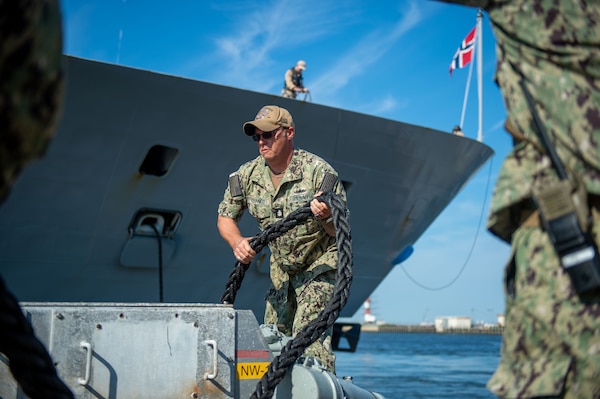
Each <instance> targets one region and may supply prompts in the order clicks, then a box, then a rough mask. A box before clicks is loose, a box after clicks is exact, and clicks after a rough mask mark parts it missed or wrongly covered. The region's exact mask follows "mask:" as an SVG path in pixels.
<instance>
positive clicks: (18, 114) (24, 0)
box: [0, 0, 73, 399]
mask: <svg viewBox="0 0 600 399" xmlns="http://www.w3.org/2000/svg"><path fill="white" fill-rule="evenodd" d="M0 38H1V40H2V45H1V46H0V205H1V204H2V203H3V202H4V201H5V200H6V198H7V197H8V195H9V193H10V190H11V187H12V185H13V183H14V181H15V180H16V179H17V177H18V175H19V173H20V172H21V170H22V169H23V167H25V166H26V165H27V164H28V163H29V162H30V161H32V160H33V159H35V158H39V157H41V156H42V155H43V154H44V152H45V150H46V147H47V145H48V143H49V141H50V138H51V137H52V135H53V133H54V129H55V127H56V122H57V121H58V117H59V113H60V109H61V104H62V98H63V65H62V24H61V16H60V7H59V3H58V1H57V0H35V1H31V0H17V1H15V0H0ZM15 337H18V338H15ZM0 353H3V354H4V355H5V356H6V357H7V358H8V359H9V367H10V370H11V372H12V374H13V376H14V377H15V380H16V381H17V382H18V383H19V384H20V387H21V389H22V390H23V392H25V394H26V395H27V396H28V397H32V398H39V397H52V398H65V399H66V398H73V394H72V393H71V391H70V390H69V388H68V387H67V386H66V385H65V384H64V383H63V382H62V381H61V380H60V378H59V377H58V375H57V374H56V370H55V368H54V364H53V362H52V359H51V357H50V355H49V354H48V353H47V351H46V348H45V347H44V345H43V344H42V343H41V342H40V341H39V340H38V339H37V338H36V337H35V335H34V333H33V330H32V328H31V325H30V324H29V321H28V320H27V319H26V318H25V316H24V314H23V312H22V311H21V309H20V307H19V304H18V301H17V299H16V298H15V297H14V296H13V295H12V294H11V293H10V292H9V291H8V288H7V287H6V285H5V284H4V280H3V279H2V277H1V276H0Z"/></svg>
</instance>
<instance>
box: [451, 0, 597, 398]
mask: <svg viewBox="0 0 600 399" xmlns="http://www.w3.org/2000/svg"><path fill="white" fill-rule="evenodd" d="M445 1H448V2H454V3H462V4H465V5H471V6H478V7H483V8H485V9H486V11H487V12H488V15H489V17H490V20H491V22H492V26H493V28H494V33H495V35H496V40H497V44H498V46H497V58H498V60H497V61H498V63H497V71H496V81H497V83H498V84H499V86H500V88H501V89H502V94H503V96H504V100H505V105H506V108H507V114H508V117H507V126H508V127H509V128H510V129H511V130H512V131H513V136H515V146H514V148H513V150H512V151H511V152H510V153H509V154H508V156H507V158H506V159H505V161H504V164H503V166H502V169H501V171H500V175H499V177H498V181H497V184H496V188H495V192H494V196H493V199H492V204H491V209H490V217H489V219H488V228H489V230H490V231H491V232H492V233H494V234H496V235H497V236H498V237H500V238H501V239H503V240H505V241H510V242H511V243H512V256H511V259H510V261H509V262H508V265H507V268H506V271H505V275H506V330H505V333H504V337H503V346H502V359H501V362H500V365H499V367H498V369H497V370H496V373H495V374H494V375H493V377H492V378H491V380H490V381H489V383H488V387H489V388H490V390H491V391H493V392H494V393H496V394H497V395H499V396H501V397H507V398H515V397H519V398H531V397H542V396H543V397H548V398H550V397H552V398H555V397H557V398H558V397H560V398H600V295H599V294H597V293H596V294H593V295H590V296H589V297H588V298H585V299H582V298H580V297H579V296H578V295H577V293H576V292H575V291H574V289H573V286H572V284H571V281H570V278H569V276H568V275H567V274H565V273H564V272H563V269H562V267H561V266H560V263H559V260H558V257H557V256H556V253H555V251H554V248H553V246H552V244H551V242H550V241H549V238H548V235H547V234H546V232H545V231H544V229H543V228H542V227H540V225H539V218H538V217H537V213H535V212H534V211H535V208H534V207H533V205H532V202H531V197H532V189H533V188H534V187H536V188H540V187H542V186H545V185H547V184H548V182H551V181H555V180H556V179H557V177H556V173H555V171H554V169H553V168H552V167H551V162H550V160H549V158H548V157H547V156H545V155H542V152H541V151H539V150H538V149H537V148H540V140H539V138H538V136H537V135H536V133H535V132H536V128H535V125H534V122H533V119H532V114H531V112H530V110H529V107H528V104H527V102H526V99H525V97H524V94H523V92H522V90H521V88H520V86H519V80H520V76H523V79H524V81H525V84H526V87H527V88H528V90H529V91H530V92H531V94H532V97H533V98H534V100H535V103H536V109H537V111H538V113H539V114H540V117H541V120H542V123H544V125H545V127H546V129H547V130H548V134H549V135H550V137H551V141H552V143H553V145H554V147H555V148H556V151H557V153H558V156H559V157H560V159H561V161H562V162H563V164H564V165H565V168H566V169H567V172H568V174H569V178H570V180H571V181H572V183H573V184H574V185H575V186H579V185H581V184H582V185H583V187H584V188H585V191H587V193H588V196H589V198H588V200H589V201H590V203H591V204H592V206H591V208H592V209H591V214H592V220H593V229H594V230H593V233H594V238H595V240H596V243H597V244H600V238H599V237H600V234H599V233H600V216H599V212H598V206H599V205H598V204H599V203H600V202H599V201H598V197H597V196H598V195H599V194H600V24H599V21H600V2H599V1H597V0H595V1H592V0H588V1H585V0H573V1H556V0H533V1H532V0H514V1H509V0H502V1H500V0H497V1H493V0H490V1H485V0H480V1H476V0H464V1H462V0H445ZM532 215H533V216H532ZM531 220H533V222H531V223H529V221H531ZM524 221H525V222H524Z"/></svg>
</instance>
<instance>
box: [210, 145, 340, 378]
mask: <svg viewBox="0 0 600 399" xmlns="http://www.w3.org/2000/svg"><path fill="white" fill-rule="evenodd" d="M326 172H329V173H333V174H335V175H337V173H336V172H335V171H334V169H333V168H332V167H331V166H330V165H329V164H328V163H327V162H325V161H324V160H323V159H321V158H319V157H318V156H316V155H314V154H311V153H309V152H307V151H304V150H300V149H296V150H294V154H293V157H292V160H291V162H290V164H289V166H288V168H287V171H286V173H285V176H284V177H283V179H282V180H281V183H280V184H279V188H278V189H275V188H274V187H273V184H272V182H271V176H270V174H269V167H268V166H267V164H266V163H265V160H264V159H263V158H262V157H261V156H258V157H257V158H256V159H254V160H252V161H250V162H247V163H245V164H244V165H242V166H241V167H240V168H239V169H238V171H237V172H235V173H237V174H238V175H239V177H240V181H241V185H242V189H243V195H242V196H239V197H232V196H231V193H230V191H229V187H227V190H225V195H224V198H223V201H221V203H220V204H219V209H218V213H219V215H221V216H224V217H227V218H231V219H234V220H235V221H237V222H239V220H240V218H241V217H242V214H243V213H244V210H245V209H246V208H247V209H248V211H249V212H250V214H251V215H252V216H254V217H255V218H256V220H257V221H258V225H259V227H260V228H261V229H265V228H266V227H267V226H269V225H271V224H273V223H274V222H276V221H278V220H281V219H283V218H285V217H287V216H288V215H289V214H290V213H291V212H293V211H295V210H296V209H299V208H301V207H304V206H306V205H307V204H308V203H309V202H310V201H311V200H312V199H313V197H314V195H315V194H316V193H317V191H318V188H319V186H320V185H321V183H322V181H323V177H324V176H325V173H326ZM334 191H335V192H336V193H337V194H339V195H341V196H342V198H343V199H344V201H345V197H346V194H345V191H344V188H343V186H342V185H341V184H340V183H339V182H338V183H337V184H336V187H335V189H334ZM269 249H270V250H271V259H270V273H271V282H272V284H271V288H270V290H269V292H268V293H267V296H266V298H265V300H266V302H267V306H266V310H265V319H264V321H265V324H279V325H282V326H283V331H282V332H283V333H285V334H286V335H290V336H295V335H296V334H297V333H298V332H299V331H300V330H301V329H302V328H303V327H304V326H306V325H307V324H309V322H310V321H311V320H313V319H315V318H316V317H317V315H318V314H319V312H320V311H321V310H322V309H323V308H324V307H325V305H326V303H327V302H328V301H329V299H330V298H331V295H332V293H333V286H334V283H335V274H336V268H337V259H338V255H337V247H336V243H335V237H331V236H330V235H328V234H327V233H326V232H325V229H324V228H323V225H322V224H321V222H320V221H318V220H316V219H313V218H309V219H308V220H307V221H306V222H305V223H304V224H302V225H299V226H297V227H295V228H294V229H292V230H290V231H289V232H288V233H286V234H285V235H283V236H281V237H279V238H278V239H276V240H274V241H273V242H271V243H270V244H269ZM331 333H332V331H331V329H329V330H328V331H327V332H326V333H325V334H324V335H323V336H322V337H321V339H320V340H318V341H317V342H315V343H313V344H312V345H311V346H310V347H308V348H307V350H306V351H305V355H307V356H315V357H317V358H319V359H320V360H321V361H322V362H323V364H324V365H325V366H326V367H327V368H328V369H329V370H331V371H335V367H334V365H335V355H334V354H333V352H332V349H331Z"/></svg>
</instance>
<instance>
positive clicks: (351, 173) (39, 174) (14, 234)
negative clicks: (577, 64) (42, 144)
mask: <svg viewBox="0 0 600 399" xmlns="http://www.w3.org/2000/svg"><path fill="white" fill-rule="evenodd" d="M66 61H67V65H68V75H67V76H68V82H67V93H66V101H65V106H64V112H63V116H62V118H61V122H60V124H59V128H58V130H57V134H56V137H55V138H54V140H53V141H52V143H51V145H50V147H49V149H48V151H47V153H46V155H45V157H44V158H43V159H42V160H40V161H37V162H35V163H33V164H32V165H30V166H29V167H28V168H26V170H24V172H23V173H22V175H21V178H20V179H19V181H18V182H17V184H16V185H15V186H14V188H13V191H12V193H11V195H10V197H9V199H8V200H7V202H5V204H4V205H3V206H2V207H1V208H0V272H1V274H2V276H3V277H4V279H5V280H6V283H7V285H8V287H9V289H10V290H11V291H12V292H13V293H14V294H15V295H16V296H17V298H18V299H19V300H20V301H76V302H78V301H83V302H158V300H159V284H158V273H157V269H158V266H157V265H158V261H157V259H158V258H157V257H158V250H157V244H156V239H153V238H151V237H135V236H134V237H133V240H134V241H135V242H136V243H137V244H140V243H141V246H138V247H137V249H136V250H135V251H133V257H134V258H135V256H139V258H140V263H142V264H146V265H148V266H149V267H127V266H123V265H122V264H121V262H120V258H121V254H122V252H123V250H124V247H125V245H126V244H127V243H128V241H130V242H131V239H130V237H129V232H128V226H129V224H130V222H131V220H132V218H133V216H134V214H135V213H136V211H137V210H138V209H140V208H156V209H164V210H172V211H178V212H180V213H181V215H182V219H181V223H180V224H179V227H178V229H177V231H176V232H175V234H174V237H173V239H172V240H169V239H163V242H164V248H163V250H164V252H165V254H166V255H165V257H166V259H165V264H164V276H163V279H164V300H165V302H179V303H181V302H192V303H217V302H219V299H220V297H221V294H222V293H223V291H224V288H225V283H226V281H227V278H228V275H229V273H230V272H231V270H232V269H233V267H234V258H233V256H232V253H231V249H230V248H229V247H228V246H227V245H226V244H225V243H224V242H223V240H222V239H221V238H220V236H219V234H218V232H217V229H216V218H217V213H216V209H217V205H218V203H219V201H220V199H221V198H222V195H223V191H224V190H225V187H226V183H227V175H228V174H229V173H230V172H232V171H234V170H235V169H237V167H238V166H239V165H240V164H241V163H243V162H245V161H247V160H249V159H251V158H254V157H255V156H256V155H257V148H256V145H255V144H254V143H253V142H252V141H250V140H249V139H248V138H247V137H245V136H244V134H243V132H242V129H241V125H242V123H243V122H244V121H246V120H249V119H251V118H252V117H253V116H254V114H255V113H256V111H257V110H258V109H259V108H260V107H261V106H262V105H265V104H276V105H280V106H283V107H286V108H287V109H289V111H290V112H291V113H292V115H293V116H294V120H295V122H296V131H297V136H296V145H297V146H298V147H300V148H304V149H306V150H309V151H311V152H314V153H316V154H318V155H320V156H321V157H323V158H324V159H326V160H327V161H328V162H330V163H331V164H332V165H333V166H334V167H335V168H336V170H337V171H338V172H339V174H340V177H341V179H342V180H344V181H347V182H349V183H351V187H350V188H349V190H348V208H349V209H350V223H351V228H352V239H353V254H354V270H355V273H354V280H353V285H352V289H351V295H350V298H349V301H348V304H347V306H346V307H345V309H344V312H343V314H342V316H346V317H350V316H352V315H353V314H354V313H355V311H356V310H358V309H359V307H360V306H361V305H362V303H363V301H364V300H365V299H366V298H367V297H368V296H369V295H370V294H371V293H372V291H373V290H374V289H375V288H376V287H377V286H378V284H379V283H380V282H381V281H382V280H383V279H384V277H385V276H386V275H387V274H388V272H389V271H390V270H391V269H392V267H393V265H392V263H391V262H392V260H393V259H394V258H395V257H396V256H397V255H398V253H399V252H400V251H401V250H403V249H404V248H406V247H407V246H409V245H412V244H414V243H415V241H416V240H417V239H418V238H419V236H421V234H423V232H424V231H425V230H426V228H427V227H428V226H429V225H430V224H431V223H432V222H433V220H434V219H435V218H436V217H437V216H438V215H439V214H440V212H441V211H442V210H443V209H444V207H445V206H446V205H447V204H448V203H449V202H450V201H451V199H452V198H453V197H454V196H455V195H456V194H457V193H458V191H459V190H460V189H461V188H462V186H463V185H464V184H465V183H466V182H467V181H468V179H469V178H470V176H472V175H473V174H474V173H475V172H476V171H477V169H478V168H480V167H481V166H482V165H483V163H485V161H486V160H487V159H488V158H489V157H490V156H491V155H492V153H493V152H492V150H491V149H490V148H489V147H487V146H486V145H483V144H481V143H479V142H476V141H474V140H470V139H465V138H459V137H456V136H452V135H451V134H448V133H443V132H439V131H435V130H432V129H427V128H423V127H419V126H414V125H409V124H405V123H401V122H397V121H392V120H388V119H383V118H377V117H373V116H368V115H364V114H359V113H355V112H350V111H344V110H340V109H335V108H331V107H326V106H322V105H317V104H312V103H307V102H303V101H296V100H288V99H284V98H281V97H278V96H273V95H268V94H261V93H256V92H251V91H246V90H239V89H235V88H230V87H224V86H219V85H214V84H209V83H204V82H199V81H193V80H188V79H183V78H178V77H172V76H166V75H161V74H156V73H152V72H148V71H142V70H136V69H131V68H126V67H121V66H115V65H109V64H103V63H99V62H95V61H88V60H82V59H77V58H72V57H66ZM156 144H160V145H164V146H168V147H172V148H176V149H178V150H179V155H178V157H177V159H176V160H175V162H174V163H173V165H172V168H171V169H170V171H169V172H168V173H167V174H166V175H165V176H163V177H156V176H149V175H142V174H140V173H139V172H138V170H139V167H140V164H141V162H142V160H143V159H144V157H145V155H146V153H147V151H148V150H149V148H151V147H152V146H153V145H156ZM251 219H252V218H251V217H250V216H249V215H246V216H245V217H244V219H243V220H242V229H243V230H242V231H243V232H245V233H246V235H254V234H256V233H257V232H258V230H257V227H256V225H255V223H254V222H253V221H252V220H251ZM136 251H137V252H136ZM131 254H132V253H131V251H130V253H129V257H130V258H131ZM268 285H269V278H268V257H266V259H265V257H262V263H261V262H260V259H259V262H258V264H252V265H251V266H250V268H249V270H248V272H247V274H246V277H245V279H244V282H243V284H242V287H241V290H240V291H239V293H238V296H237V299H236V303H235V306H236V308H240V309H251V310H253V311H254V312H255V314H256V315H257V317H258V319H259V320H261V318H262V316H261V315H262V314H263V306H264V300H263V299H264V295H265V292H266V291H267V289H268Z"/></svg>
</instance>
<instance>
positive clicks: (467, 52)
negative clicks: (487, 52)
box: [450, 27, 477, 76]
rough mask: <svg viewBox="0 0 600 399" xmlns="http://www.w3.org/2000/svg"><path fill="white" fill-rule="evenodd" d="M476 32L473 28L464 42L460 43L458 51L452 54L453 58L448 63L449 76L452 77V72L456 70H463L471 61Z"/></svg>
mask: <svg viewBox="0 0 600 399" xmlns="http://www.w3.org/2000/svg"><path fill="white" fill-rule="evenodd" d="M476 32H477V27H474V28H473V29H472V30H471V32H469V34H468V35H467V37H465V40H463V41H462V43H461V44H460V47H459V48H458V50H456V53H454V57H453V58H452V62H451V63H450V76H452V71H453V70H455V69H457V68H464V67H465V66H467V64H468V63H469V62H471V60H472V59H473V52H474V50H475V33H476Z"/></svg>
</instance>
